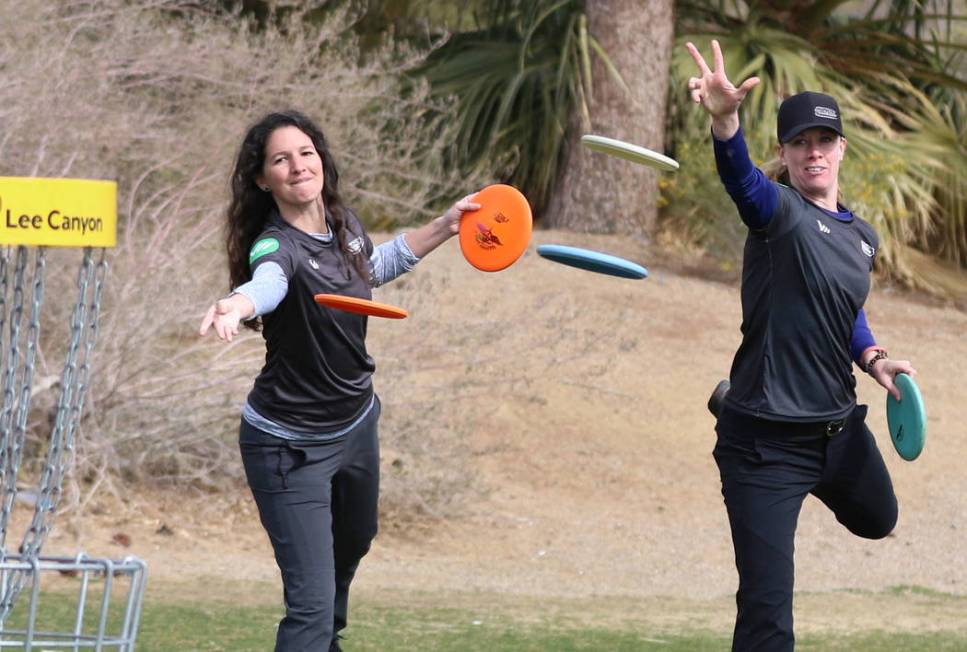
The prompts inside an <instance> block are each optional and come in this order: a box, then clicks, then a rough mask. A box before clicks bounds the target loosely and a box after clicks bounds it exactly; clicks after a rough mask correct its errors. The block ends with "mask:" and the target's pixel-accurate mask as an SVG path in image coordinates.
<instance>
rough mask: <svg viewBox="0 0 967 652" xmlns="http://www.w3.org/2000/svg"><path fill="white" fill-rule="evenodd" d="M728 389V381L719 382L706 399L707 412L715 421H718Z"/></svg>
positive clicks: (729, 385)
mask: <svg viewBox="0 0 967 652" xmlns="http://www.w3.org/2000/svg"><path fill="white" fill-rule="evenodd" d="M730 387H731V384H729V381H727V380H721V381H719V384H718V385H716V386H715V389H714V390H712V395H711V396H709V397H708V411H709V412H711V413H712V416H713V417H715V418H716V419H718V417H719V413H720V412H721V411H722V404H723V403H724V402H725V395H726V394H728V393H729V388H730Z"/></svg>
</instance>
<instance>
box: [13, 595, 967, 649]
mask: <svg viewBox="0 0 967 652" xmlns="http://www.w3.org/2000/svg"><path fill="white" fill-rule="evenodd" d="M263 588H266V587H258V588H256V589H255V590H253V591H252V592H250V593H249V594H248V595H245V596H244V598H241V599H240V600H238V601H234V602H233V601H231V600H227V599H226V597H225V596H226V593H225V592H224V591H221V590H219V591H213V592H212V594H216V595H218V596H219V597H218V598H217V599H216V600H213V601H208V602H206V601H205V597H204V595H205V587H204V586H203V583H202V584H199V585H198V586H196V587H194V590H189V589H187V588H182V589H180V590H178V591H170V590H168V591H164V592H162V594H161V595H160V596H159V597H154V596H153V595H152V592H151V591H150V590H149V592H148V595H147V597H146V600H145V605H144V608H143V614H142V620H141V627H140V630H139V635H138V646H137V649H138V650H139V652H175V651H177V652H195V651H198V652H202V651H212V652H214V651H226V652H227V651H229V650H230V651H232V652H247V651H252V652H265V651H266V650H270V649H271V647H272V643H273V641H274V632H275V626H276V623H277V622H278V619H279V618H280V616H281V608H280V606H279V605H278V604H276V603H275V596H274V594H273V591H272V590H271V588H268V589H267V590H265V591H264V593H263ZM414 595H416V594H414ZM27 597H28V596H27V595H24V596H22V597H21V600H20V602H19V603H18V606H17V609H16V610H15V612H14V614H13V615H12V616H11V618H10V619H9V620H8V622H7V623H6V625H5V628H6V629H8V630H9V629H21V628H23V627H24V618H25V613H26V609H25V603H26V599H27ZM814 597H816V596H814ZM820 597H822V598H823V599H828V600H829V602H830V607H831V608H836V603H837V601H838V600H842V596H840V595H838V594H836V593H831V594H823V595H822V596H820ZM875 597H876V599H878V600H882V601H883V604H884V606H885V607H887V608H890V607H895V606H896V605H898V604H902V601H903V600H911V599H913V600H930V601H933V604H938V603H937V601H941V602H944V603H947V604H946V605H945V607H955V608H956V607H958V606H959V605H961V604H963V602H964V598H963V597H962V596H943V595H940V594H936V593H929V592H928V593H922V592H918V591H916V590H912V589H902V590H893V591H887V592H883V593H882V594H875ZM433 602H434V601H433V600H432V599H431V600H429V601H428V599H427V596H425V595H420V596H419V597H417V598H415V599H414V600H413V601H412V602H411V603H409V604H408V603H407V601H406V600H400V599H399V598H398V596H396V597H394V598H393V599H392V600H389V601H386V600H380V599H370V598H369V596H366V595H363V596H360V597H357V598H356V600H355V601H354V603H353V610H352V621H351V622H352V625H351V626H350V628H349V629H348V630H347V631H346V632H345V634H346V640H345V641H344V643H343V649H344V650H346V652H395V651H398V652H413V651H415V650H418V651H420V652H434V651H441V652H442V651H458V652H528V651H533V652H538V651H547V652H551V651H553V652H569V651H574V652H577V651H591V650H607V651H609V652H622V651H628V652H631V651H639V650H661V651H686V650H687V651H689V652H701V651H704V650H708V651H713V650H714V651H719V650H724V649H728V645H729V632H728V631H725V630H723V631H709V630H708V629H705V628H703V627H701V626H698V625H696V626H694V627H691V626H688V625H685V626H677V627H674V628H673V629H669V628H659V627H656V626H655V625H646V624H642V623H636V622H631V621H629V620H620V619H617V620H615V619H609V622H607V623H604V624H600V625H589V624H587V623H589V622H594V621H595V619H594V618H593V617H592V618H587V617H586V616H587V614H585V615H584V616H585V617H581V616H578V615H577V614H574V613H572V614H571V615H570V616H569V615H568V614H567V613H561V611H560V610H557V611H554V612H553V613H552V612H551V611H545V610H544V605H543V604H542V603H541V602H540V601H538V600H536V599H535V600H534V601H533V602H532V603H530V604H529V606H528V603H527V602H526V601H525V602H524V603H523V608H522V607H521V605H520V603H518V604H517V605H516V606H515V607H514V608H513V609H506V608H504V609H501V608H500V607H499V606H498V608H496V609H494V610H488V611H486V612H484V613H486V615H483V616H482V615H481V612H480V611H479V610H476V611H475V610H472V609H470V608H468V607H467V606H466V605H465V604H461V603H460V602H459V601H450V600H448V599H447V597H446V596H441V597H438V598H437V599H436V601H435V602H436V604H433ZM449 604H457V605H458V606H444V605H449ZM118 606H119V605H118V604H114V603H113V601H112V616H111V622H112V623H114V624H116V623H118V622H119V618H120V609H119V608H118ZM572 606H573V605H572ZM675 608H676V609H681V606H680V605H679V606H677V607H675ZM74 614H75V602H74V600H73V596H72V594H70V593H67V592H63V591H59V590H58V591H51V592H48V593H46V594H44V595H42V597H41V601H40V607H39V609H38V622H37V627H38V628H39V629H42V630H47V631H55V632H64V631H70V630H71V629H72V627H73V621H74ZM678 615H679V616H684V618H685V620H684V622H688V620H687V614H678ZM93 619H94V614H89V615H88V617H87V618H86V621H87V623H88V624H89V625H90V624H91V623H92V622H93ZM680 622H681V619H680ZM88 631H91V630H90V627H88ZM109 631H110V628H109ZM106 649H117V648H116V647H114V648H111V647H108V648H106ZM797 649H798V650H817V651H819V650H822V651H827V650H844V651H845V650H849V651H851V652H863V651H867V650H868V651H869V652H874V651H875V652H888V651H893V650H895V651H897V652H900V651H902V652H918V651H923V652H927V651H929V652H935V651H938V650H965V649H967V631H965V630H964V629H962V628H961V629H957V628H955V629H951V630H940V631H923V632H919V631H890V632H887V631H879V630H870V631H849V632H843V631H823V630H822V629H820V630H814V631H809V632H807V633H803V634H801V635H800V636H799V637H798V643H797Z"/></svg>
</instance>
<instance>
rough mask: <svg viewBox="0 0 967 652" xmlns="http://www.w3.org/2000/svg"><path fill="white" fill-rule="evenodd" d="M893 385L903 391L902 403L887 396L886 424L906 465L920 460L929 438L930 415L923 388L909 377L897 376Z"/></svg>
mask: <svg viewBox="0 0 967 652" xmlns="http://www.w3.org/2000/svg"><path fill="white" fill-rule="evenodd" d="M893 382H894V383H895V384H896V386H897V387H898V388H899V389H900V400H899V401H898V400H896V399H895V398H893V396H892V395H891V394H887V395H886V423H887V426H888V427H889V429H890V438H891V439H892V440H893V447H894V448H896V452H897V453H899V455H900V457H902V458H903V459H905V460H907V461H913V460H915V459H917V457H918V456H919V455H920V453H921V452H922V451H923V445H924V443H925V441H926V437H927V412H926V410H924V408H923V397H922V396H921V395H920V388H919V387H917V384H916V383H915V382H913V378H910V376H908V375H907V374H897V375H896V377H895V378H894V379H893Z"/></svg>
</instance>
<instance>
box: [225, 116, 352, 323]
mask: <svg viewBox="0 0 967 652" xmlns="http://www.w3.org/2000/svg"><path fill="white" fill-rule="evenodd" d="M281 127H295V128H297V129H299V130H300V131H301V132H303V133H304V134H306V135H307V136H308V137H309V138H310V139H311V140H312V144H313V145H314V146H315V148H316V152H318V154H319V157H320V158H321V159H322V170H323V189H322V198H323V201H324V203H325V206H326V211H327V217H328V219H329V221H330V225H331V226H332V230H333V234H334V235H335V238H336V242H337V243H339V249H340V251H342V254H343V257H344V258H345V260H346V263H347V267H346V277H347V278H349V275H350V274H351V273H352V272H351V271H350V269H354V270H355V271H356V272H357V273H358V274H359V275H360V276H361V277H362V278H364V279H367V280H369V279H370V274H369V267H368V264H367V261H366V259H365V258H366V257H365V252H364V251H359V252H357V253H351V252H350V251H349V247H348V243H349V241H350V240H351V239H352V237H353V234H352V232H351V231H350V230H349V227H348V224H349V222H350V211H349V208H347V207H346V205H345V204H343V202H342V199H341V198H340V196H339V172H338V171H337V170H336V164H335V161H334V160H333V158H332V153H331V152H330V151H329V146H328V145H327V144H326V137H325V136H324V135H323V133H322V130H321V129H319V127H317V126H316V125H315V123H313V122H312V120H310V119H309V118H308V117H306V116H305V115H303V114H302V113H300V112H299V111H294V110H287V111H279V112H274V113H269V114H268V115H266V116H265V117H263V118H262V119H261V120H259V121H258V122H256V123H255V124H254V125H252V127H250V128H249V130H248V133H246V134H245V138H244V140H243V141H242V146H241V148H240V149H239V152H238V157H237V158H236V160H235V170H234V171H233V172H232V179H231V187H232V200H231V202H230V203H229V205H228V212H227V218H228V222H227V225H226V234H225V244H226V247H227V249H228V276H229V284H230V289H235V288H237V287H238V286H239V285H242V284H243V283H245V282H246V281H248V280H250V279H251V278H252V270H251V268H250V266H249V262H248V256H249V250H250V249H251V248H252V245H253V244H254V243H255V238H257V237H258V236H259V234H260V233H261V232H262V230H263V229H264V228H265V224H266V220H267V219H268V216H269V212H270V211H271V210H272V209H273V208H274V207H275V200H274V199H273V198H272V195H271V194H269V193H267V192H264V191H263V190H261V189H259V187H258V185H257V184H256V182H255V179H256V178H257V177H258V176H259V174H260V173H261V172H262V167H263V165H264V163H265V145H266V143H267V142H268V140H269V137H270V136H271V135H272V133H273V132H274V131H275V130H276V129H279V128H281ZM259 321H260V320H256V319H253V320H250V321H246V322H244V324H245V325H246V326H248V327H249V328H253V329H255V330H258V329H259V327H260V324H259V323H258V322H259Z"/></svg>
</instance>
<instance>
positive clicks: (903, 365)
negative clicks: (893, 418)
mask: <svg viewBox="0 0 967 652" xmlns="http://www.w3.org/2000/svg"><path fill="white" fill-rule="evenodd" d="M897 374H907V375H908V376H911V377H913V376H916V375H917V370H916V369H914V368H913V365H912V364H910V362H909V360H891V359H890V358H885V359H883V360H878V361H877V362H875V363H874V364H873V370H872V371H871V372H870V375H871V376H873V379H874V380H875V381H876V382H878V383H880V384H881V385H882V386H883V387H885V388H886V391H888V392H890V394H891V395H892V396H893V398H895V399H896V400H898V401H899V400H900V398H901V396H900V390H899V388H898V387H897V386H896V384H895V383H894V382H893V378H894V377H895V376H896V375H897Z"/></svg>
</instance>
